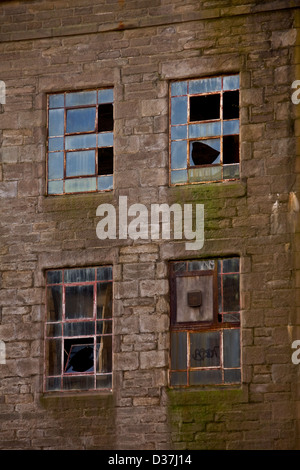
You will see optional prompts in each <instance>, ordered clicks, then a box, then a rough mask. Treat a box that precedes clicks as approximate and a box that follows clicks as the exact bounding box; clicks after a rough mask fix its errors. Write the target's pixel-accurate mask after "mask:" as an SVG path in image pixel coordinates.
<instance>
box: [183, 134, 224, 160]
mask: <svg viewBox="0 0 300 470" xmlns="http://www.w3.org/2000/svg"><path fill="white" fill-rule="evenodd" d="M219 162H220V139H209V140H196V141H191V142H190V165H191V166H193V165H211V164H213V163H214V164H216V163H219Z"/></svg>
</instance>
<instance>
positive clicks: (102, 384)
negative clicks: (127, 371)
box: [96, 374, 112, 389]
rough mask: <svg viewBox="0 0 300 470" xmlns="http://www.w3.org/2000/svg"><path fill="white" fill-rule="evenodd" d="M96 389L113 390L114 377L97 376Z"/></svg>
mask: <svg viewBox="0 0 300 470" xmlns="http://www.w3.org/2000/svg"><path fill="white" fill-rule="evenodd" d="M96 387H97V389H101V388H112V376H111V374H106V375H97V376H96Z"/></svg>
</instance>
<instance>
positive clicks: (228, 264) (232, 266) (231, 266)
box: [223, 258, 240, 273]
mask: <svg viewBox="0 0 300 470" xmlns="http://www.w3.org/2000/svg"><path fill="white" fill-rule="evenodd" d="M239 270H240V260H239V258H230V259H224V260H223V273H238V272H239Z"/></svg>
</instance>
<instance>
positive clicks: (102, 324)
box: [96, 320, 112, 335]
mask: <svg viewBox="0 0 300 470" xmlns="http://www.w3.org/2000/svg"><path fill="white" fill-rule="evenodd" d="M96 334H97V335H111V334H112V321H111V320H105V321H103V320H101V321H97V331H96Z"/></svg>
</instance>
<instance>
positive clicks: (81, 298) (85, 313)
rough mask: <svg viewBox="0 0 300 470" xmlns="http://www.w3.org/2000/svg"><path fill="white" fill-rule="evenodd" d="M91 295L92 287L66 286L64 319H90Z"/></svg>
mask: <svg viewBox="0 0 300 470" xmlns="http://www.w3.org/2000/svg"><path fill="white" fill-rule="evenodd" d="M93 293H94V287H93V286H92V285H87V286H84V285H83V286H67V287H66V307H65V308H66V310H65V316H66V318H67V319H75V318H88V317H90V318H92V317H93V300H94V299H93Z"/></svg>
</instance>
